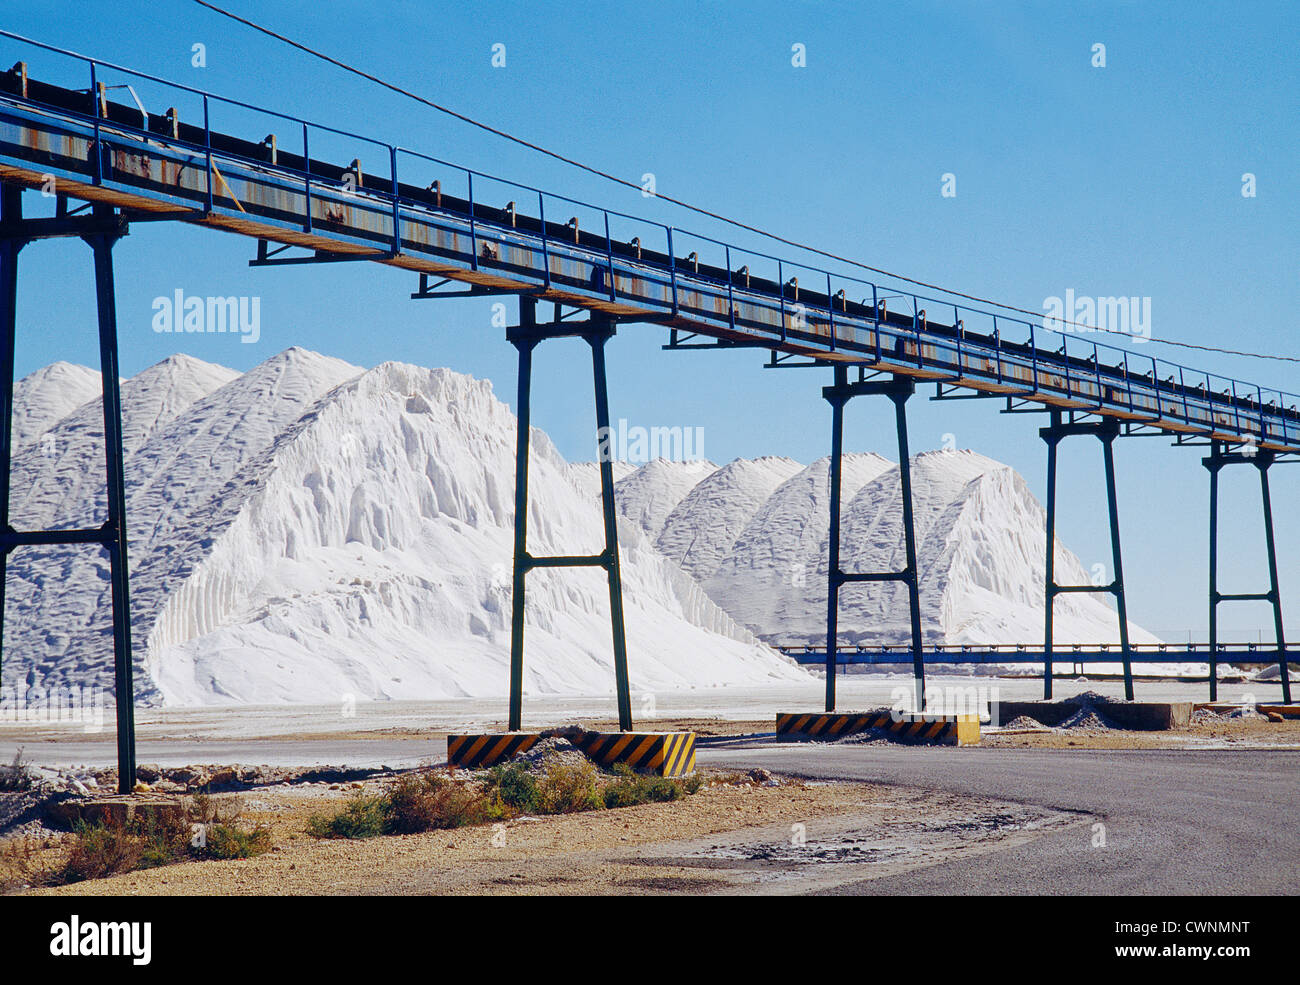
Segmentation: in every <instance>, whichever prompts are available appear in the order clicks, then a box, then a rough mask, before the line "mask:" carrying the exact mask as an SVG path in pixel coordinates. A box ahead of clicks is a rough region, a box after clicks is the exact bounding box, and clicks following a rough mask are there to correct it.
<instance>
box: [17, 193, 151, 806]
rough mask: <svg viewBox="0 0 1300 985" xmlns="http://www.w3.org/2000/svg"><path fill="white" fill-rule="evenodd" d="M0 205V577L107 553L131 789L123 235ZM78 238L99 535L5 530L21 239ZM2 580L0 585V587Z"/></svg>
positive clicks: (107, 221)
mask: <svg viewBox="0 0 1300 985" xmlns="http://www.w3.org/2000/svg"><path fill="white" fill-rule="evenodd" d="M0 202H2V203H3V209H2V210H0V222H2V223H3V225H4V228H5V229H6V230H7V231H8V232H7V234H6V235H5V236H4V237H0V376H2V377H3V378H4V381H5V384H4V395H3V399H2V400H0V426H2V427H3V431H4V436H3V439H0V467H3V480H0V482H2V485H0V501H2V505H0V511H2V512H0V576H5V577H6V578H7V575H8V566H7V564H5V562H4V560H3V559H4V558H5V557H7V555H8V554H9V552H10V551H12V550H14V548H16V547H19V546H23V545H38V544H39V545H52V544H74V543H75V544H99V545H101V546H102V547H103V548H104V549H105V550H106V551H108V559H109V581H110V585H111V589H112V617H113V676H114V682H113V683H114V700H113V703H114V706H115V708H116V715H117V772H118V781H117V782H118V790H119V792H121V793H131V791H132V790H133V789H134V788H135V682H134V679H133V678H134V667H133V664H132V653H131V593H130V574H129V565H128V560H127V529H126V482H125V477H124V474H123V453H122V398H121V393H120V391H119V384H118V381H119V379H120V374H119V370H118V358H117V308H116V299H115V297H114V282H113V244H114V243H116V242H117V240H118V239H119V238H121V237H122V236H123V235H125V233H126V223H125V221H124V220H123V218H122V216H121V215H120V214H119V213H117V212H115V211H114V210H113V209H112V208H111V207H110V206H107V205H96V206H95V207H94V210H93V214H92V215H91V216H90V217H88V218H84V219H75V220H69V219H60V220H57V221H54V220H48V219H34V220H30V221H29V222H23V220H22V216H21V199H20V198H19V197H18V191H17V189H14V188H11V187H9V186H6V187H5V188H4V190H3V193H2V197H0ZM60 236H80V238H81V239H82V240H84V241H85V243H86V244H87V245H88V246H89V247H90V248H91V252H92V254H93V256H94V267H95V301H96V312H97V318H98V323H99V360H100V375H101V378H102V386H103V408H104V466H105V476H104V477H105V484H106V487H107V501H108V519H107V520H106V521H105V523H104V524H103V525H102V526H101V527H97V528H87V529H84V530H38V531H17V530H15V529H14V528H13V526H12V525H11V524H10V522H9V491H10V484H11V481H12V476H11V467H12V444H11V437H10V430H11V426H12V419H13V377H14V340H15V336H16V331H15V329H16V312H17V309H16V291H17V282H18V269H17V264H18V251H19V250H20V249H21V248H22V246H23V245H24V244H25V243H26V241H27V239H28V238H54V237H60ZM3 580H4V578H0V581H3ZM3 603H4V591H3V589H2V588H0V658H2V656H3V644H4V627H3V622H4V618H3V616H4V611H3V610H4V604H3Z"/></svg>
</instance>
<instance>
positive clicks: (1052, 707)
mask: <svg viewBox="0 0 1300 985" xmlns="http://www.w3.org/2000/svg"><path fill="white" fill-rule="evenodd" d="M995 707H996V713H995V714H996V716H997V722H998V724H1002V723H1004V722H1010V721H1013V720H1015V719H1017V718H1020V717H1021V716H1022V715H1023V716H1024V717H1026V718H1032V719H1033V720H1034V721H1036V722H1041V723H1042V724H1044V725H1047V726H1050V727H1053V728H1054V727H1056V726H1057V725H1060V724H1061V723H1062V722H1063V721H1065V720H1066V719H1067V718H1069V717H1070V716H1071V715H1073V714H1075V713H1076V712H1078V711H1079V709H1080V708H1082V707H1083V704H1082V703H1081V702H1079V701H1077V700H1075V699H1072V698H1061V699H1060V700H1059V701H999V702H997V704H996V706H995ZM1092 707H1093V708H1094V709H1095V710H1096V711H1097V712H1099V713H1100V714H1101V715H1103V716H1104V717H1105V718H1107V719H1109V720H1110V721H1111V722H1113V723H1114V724H1115V725H1117V726H1119V727H1120V728H1125V729H1133V730H1134V731H1137V732H1159V731H1163V730H1166V729H1171V728H1181V727H1183V726H1184V725H1187V724H1188V723H1189V722H1191V720H1192V702H1190V701H1109V702H1106V703H1105V704H1098V705H1093V706H1092ZM992 710H993V708H990V711H992Z"/></svg>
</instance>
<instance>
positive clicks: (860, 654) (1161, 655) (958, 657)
mask: <svg viewBox="0 0 1300 985" xmlns="http://www.w3.org/2000/svg"><path fill="white" fill-rule="evenodd" d="M775 649H777V650H779V651H781V652H782V653H784V654H785V655H786V656H788V657H792V658H794V659H795V660H796V661H798V662H799V663H801V664H813V665H821V664H825V662H826V648H825V647H824V646H814V645H809V646H804V645H786V646H776V647H775ZM1286 649H1287V652H1288V653H1295V652H1296V646H1295V644H1293V643H1288V644H1287V645H1286ZM1130 650H1131V658H1130V659H1131V661H1132V662H1133V663H1208V662H1209V659H1210V645H1209V644H1208V643H1135V644H1132V645H1131V646H1130ZM1216 652H1217V654H1218V658H1217V659H1218V661H1219V662H1220V663H1228V662H1235V663H1275V662H1276V661H1277V645H1276V644H1271V643H1220V644H1218V646H1217V647H1216ZM837 656H838V661H837V662H838V663H841V664H869V665H879V664H910V663H911V662H912V647H911V644H910V643H896V644H889V643H877V644H859V645H848V646H841V647H839V648H838V650H837ZM922 656H923V658H924V661H925V662H926V663H927V664H1018V663H1026V664H1035V665H1038V666H1041V665H1042V663H1043V661H1044V660H1045V659H1046V653H1045V651H1044V650H1043V647H1042V645H1041V644H1034V645H1028V644H1023V643H1020V644H1003V645H992V644H991V645H985V646H980V645H976V644H969V643H947V644H943V643H939V644H930V645H929V646H927V647H925V649H924V650H923V651H922ZM1052 660H1053V662H1054V663H1119V662H1121V661H1122V660H1123V653H1122V652H1121V648H1120V645H1119V644H1118V643H1110V644H1108V643H1083V644H1079V643H1075V644H1070V645H1066V646H1056V647H1054V648H1053V650H1052Z"/></svg>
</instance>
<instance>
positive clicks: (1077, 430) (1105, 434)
mask: <svg viewBox="0 0 1300 985" xmlns="http://www.w3.org/2000/svg"><path fill="white" fill-rule="evenodd" d="M1038 433H1039V435H1040V436H1041V437H1042V439H1043V440H1044V441H1045V442H1046V443H1047V529H1046V538H1047V544H1046V552H1047V556H1046V578H1045V582H1044V586H1043V609H1044V616H1043V697H1044V698H1050V697H1051V696H1052V633H1053V631H1052V608H1053V606H1054V605H1055V604H1056V596H1058V595H1062V594H1065V593H1067V592H1070V593H1073V592H1085V593H1090V592H1107V593H1109V594H1111V595H1114V596H1115V608H1116V610H1117V612H1118V617H1119V641H1120V649H1121V651H1122V654H1123V662H1124V697H1125V698H1127V699H1128V700H1129V701H1132V700H1133V653H1132V647H1131V646H1130V644H1129V635H1128V605H1127V602H1126V601H1125V598H1124V564H1123V556H1122V551H1121V550H1120V540H1119V500H1118V496H1117V495H1116V491H1115V448H1114V445H1115V439H1116V438H1117V437H1118V436H1119V422H1118V421H1114V420H1103V421H1096V422H1082V421H1071V422H1069V423H1063V422H1062V418H1061V412H1060V411H1059V410H1054V411H1052V423H1051V426H1050V427H1045V428H1040V429H1039V431H1038ZM1070 435H1093V436H1094V437H1096V438H1098V439H1099V440H1100V441H1101V450H1102V460H1103V468H1104V470H1105V473H1106V507H1107V512H1108V514H1109V517H1110V551H1111V564H1112V566H1113V568H1114V571H1115V578H1114V580H1113V581H1112V582H1111V583H1110V584H1108V585H1058V584H1057V583H1056V575H1055V571H1056V565H1055V556H1054V555H1055V549H1056V446H1057V445H1058V444H1059V443H1060V441H1061V439H1062V438H1067V437H1069V436H1070Z"/></svg>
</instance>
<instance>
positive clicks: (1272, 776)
mask: <svg viewBox="0 0 1300 985" xmlns="http://www.w3.org/2000/svg"><path fill="white" fill-rule="evenodd" d="M699 762H700V763H701V764H707V765H710V766H729V767H735V768H738V769H739V768H742V767H743V768H746V769H749V768H752V767H754V766H763V767H765V768H767V769H770V770H773V771H780V772H783V773H788V774H795V775H799V776H804V777H807V778H815V779H855V780H867V781H874V782H885V783H897V784H902V785H906V786H912V787H922V788H928V789H934V790H943V791H951V792H954V793H963V794H974V795H983V796H988V797H996V798H1000V799H1003V800H1011V801H1017V802H1021V803H1028V804H1038V805H1042V806H1045V807H1053V808H1058V809H1065V810H1072V811H1081V812H1085V813H1086V814H1089V815H1093V816H1094V817H1095V818H1097V819H1099V820H1100V821H1101V823H1103V824H1104V825H1105V838H1106V845H1105V847H1104V848H1095V847H1093V844H1092V842H1093V839H1094V831H1093V828H1092V822H1091V821H1089V822H1088V823H1083V824H1080V825H1078V826H1074V827H1071V828H1069V829H1066V830H1064V831H1059V832H1054V833H1049V834H1045V835H1043V836H1042V837H1039V838H1037V839H1035V840H1033V841H1031V842H1029V843H1027V844H1024V845H1020V846H1017V847H1013V848H1008V849H1005V850H1003V851H998V852H992V853H988V854H984V855H979V856H976V857H973V858H969V859H958V860H955V861H953V862H947V863H943V864H940V865H935V866H931V867H930V868H927V869H922V870H919V871H916V872H912V873H909V874H908V875H906V876H901V877H897V878H883V879H873V880H869V881H865V882H859V883H852V884H849V885H847V886H843V887H841V888H840V889H839V890H838V892H839V893H842V894H855V895H856V894H862V895H867V894H871V895H877V894H881V895H896V894H904V895H906V894H989V895H1010V894H1024V893H1029V894H1038V895H1088V896H1097V895H1101V896H1131V895H1138V896H1140V895H1147V894H1151V895H1216V894H1230V895H1247V894H1272V893H1278V894H1288V895H1293V894H1295V893H1297V892H1298V891H1300V818H1298V817H1297V803H1298V802H1300V796H1298V794H1300V752H1298V751H1282V752H1261V751H1258V750H1250V751H1247V750H1242V751H1218V750H1216V751H1204V752H1202V751H1196V752H1192V751H1187V750H1178V751H1110V750H1104V751H1096V750H1086V751H1074V750H1061V749H1052V750H1035V749H1023V750H1021V749H978V748H973V749H956V748H934V747H929V748H913V747H907V746H874V745H819V744H813V743H798V744H790V745H780V746H776V745H763V746H747V747H744V748H716V747H715V748H712V749H706V750H701V751H700V753H699Z"/></svg>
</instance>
